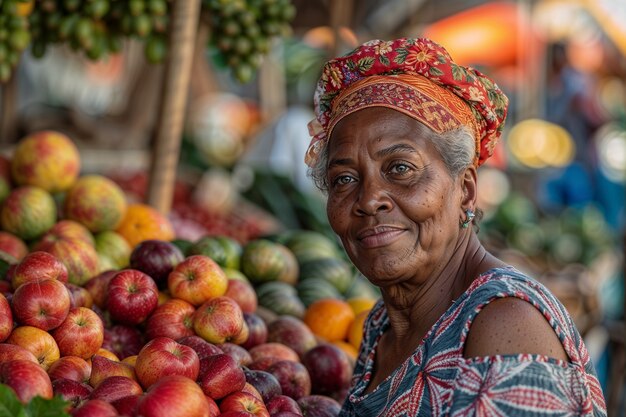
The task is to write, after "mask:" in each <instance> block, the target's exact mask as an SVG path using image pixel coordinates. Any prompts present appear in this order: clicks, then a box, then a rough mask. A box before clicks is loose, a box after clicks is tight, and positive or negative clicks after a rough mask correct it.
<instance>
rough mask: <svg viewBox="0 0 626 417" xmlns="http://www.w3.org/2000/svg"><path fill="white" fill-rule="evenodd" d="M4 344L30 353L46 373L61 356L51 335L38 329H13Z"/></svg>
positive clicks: (25, 327)
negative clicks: (16, 346)
mask: <svg viewBox="0 0 626 417" xmlns="http://www.w3.org/2000/svg"><path fill="white" fill-rule="evenodd" d="M6 342H7V343H11V344H14V345H18V346H21V347H23V348H24V349H26V350H28V351H30V352H31V353H32V354H33V355H35V358H37V361H38V362H39V365H40V366H41V367H42V368H43V369H44V370H46V371H47V370H48V368H49V367H50V365H52V363H53V362H54V361H56V360H57V359H59V357H60V356H61V353H60V352H59V346H57V342H56V341H55V340H54V338H53V337H52V335H51V334H50V333H48V332H47V331H45V330H42V329H40V328H38V327H33V326H18V327H16V328H14V329H13V331H12V332H11V334H10V335H9V338H8V339H7V340H6Z"/></svg>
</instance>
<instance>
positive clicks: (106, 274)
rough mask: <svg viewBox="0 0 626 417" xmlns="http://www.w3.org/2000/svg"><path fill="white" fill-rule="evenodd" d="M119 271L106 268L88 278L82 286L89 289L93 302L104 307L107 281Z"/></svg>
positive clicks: (107, 286)
mask: <svg viewBox="0 0 626 417" xmlns="http://www.w3.org/2000/svg"><path fill="white" fill-rule="evenodd" d="M118 272H119V271H116V270H113V269H111V270H108V271H103V272H101V273H99V274H98V275H96V276H94V277H93V278H91V279H89V281H87V282H86V283H85V284H84V285H83V287H84V288H85V289H86V290H87V291H89V294H91V298H92V299H93V303H94V304H95V305H96V306H98V307H100V308H106V299H107V291H108V288H109V282H110V281H111V278H113V277H114V276H115V275H116V274H117V273H118Z"/></svg>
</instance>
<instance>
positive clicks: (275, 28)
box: [0, 0, 296, 83]
mask: <svg viewBox="0 0 626 417" xmlns="http://www.w3.org/2000/svg"><path fill="white" fill-rule="evenodd" d="M291 1H292V0H202V15H203V16H205V17H206V19H205V23H208V24H209V27H210V45H208V47H209V48H212V50H217V51H218V54H219V56H220V60H221V61H222V62H224V63H225V64H226V66H227V67H228V68H229V69H230V70H231V71H232V75H233V77H234V78H235V79H236V80H237V81H239V82H241V83H246V82H249V81H250V80H251V79H252V77H253V76H254V74H255V72H256V70H257V69H258V67H259V65H260V63H261V61H262V58H263V56H264V55H265V54H267V53H268V51H269V49H270V43H271V40H272V38H275V37H281V36H282V37H284V36H287V35H288V34H289V33H290V31H291V27H290V25H289V23H290V22H291V20H293V18H294V17H295V14H296V9H295V6H294V5H293V4H292V3H291ZM171 3H172V0H123V1H122V0H0V82H5V81H7V80H8V79H9V78H10V77H11V73H12V72H13V69H14V68H15V66H16V65H17V63H18V61H19V58H20V55H21V53H22V51H23V50H24V49H25V48H26V47H27V46H28V45H29V44H31V42H32V45H31V51H32V54H33V56H34V57H37V58H40V57H43V56H44V55H45V53H46V50H47V49H48V48H49V46H50V45H54V44H67V45H68V46H69V47H70V48H71V49H72V50H74V51H76V52H82V53H83V54H84V56H86V57H87V58H88V59H90V60H93V61H96V60H99V59H101V58H104V57H106V56H107V55H109V54H112V53H116V52H118V51H120V49H121V48H122V44H123V40H124V39H125V38H135V39H139V40H141V41H143V42H144V52H145V56H146V58H147V60H148V61H149V62H151V63H159V62H162V61H163V60H164V59H165V56H166V54H167V28H168V24H169V16H170V9H171Z"/></svg>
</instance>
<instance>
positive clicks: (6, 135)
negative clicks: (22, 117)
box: [0, 67, 17, 147]
mask: <svg viewBox="0 0 626 417" xmlns="http://www.w3.org/2000/svg"><path fill="white" fill-rule="evenodd" d="M0 87H1V88H2V103H0V147H2V146H8V145H10V144H12V143H13V142H14V141H15V140H16V139H17V138H16V136H17V111H16V109H17V67H15V68H13V73H12V74H11V78H9V79H8V80H7V82H6V83H5V84H0Z"/></svg>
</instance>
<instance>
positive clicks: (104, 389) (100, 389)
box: [89, 375, 143, 403]
mask: <svg viewBox="0 0 626 417" xmlns="http://www.w3.org/2000/svg"><path fill="white" fill-rule="evenodd" d="M141 394H143V389H142V388H141V385H139V383H138V382H137V381H135V380H134V379H132V378H129V377H127V376H120V375H114V376H110V377H108V378H105V379H103V380H102V381H100V383H99V384H98V386H97V387H95V388H94V390H93V391H92V392H91V394H90V395H89V398H91V399H94V398H97V399H99V400H104V401H106V402H108V403H112V402H113V401H115V400H119V399H120V398H123V397H126V396H128V395H141Z"/></svg>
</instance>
